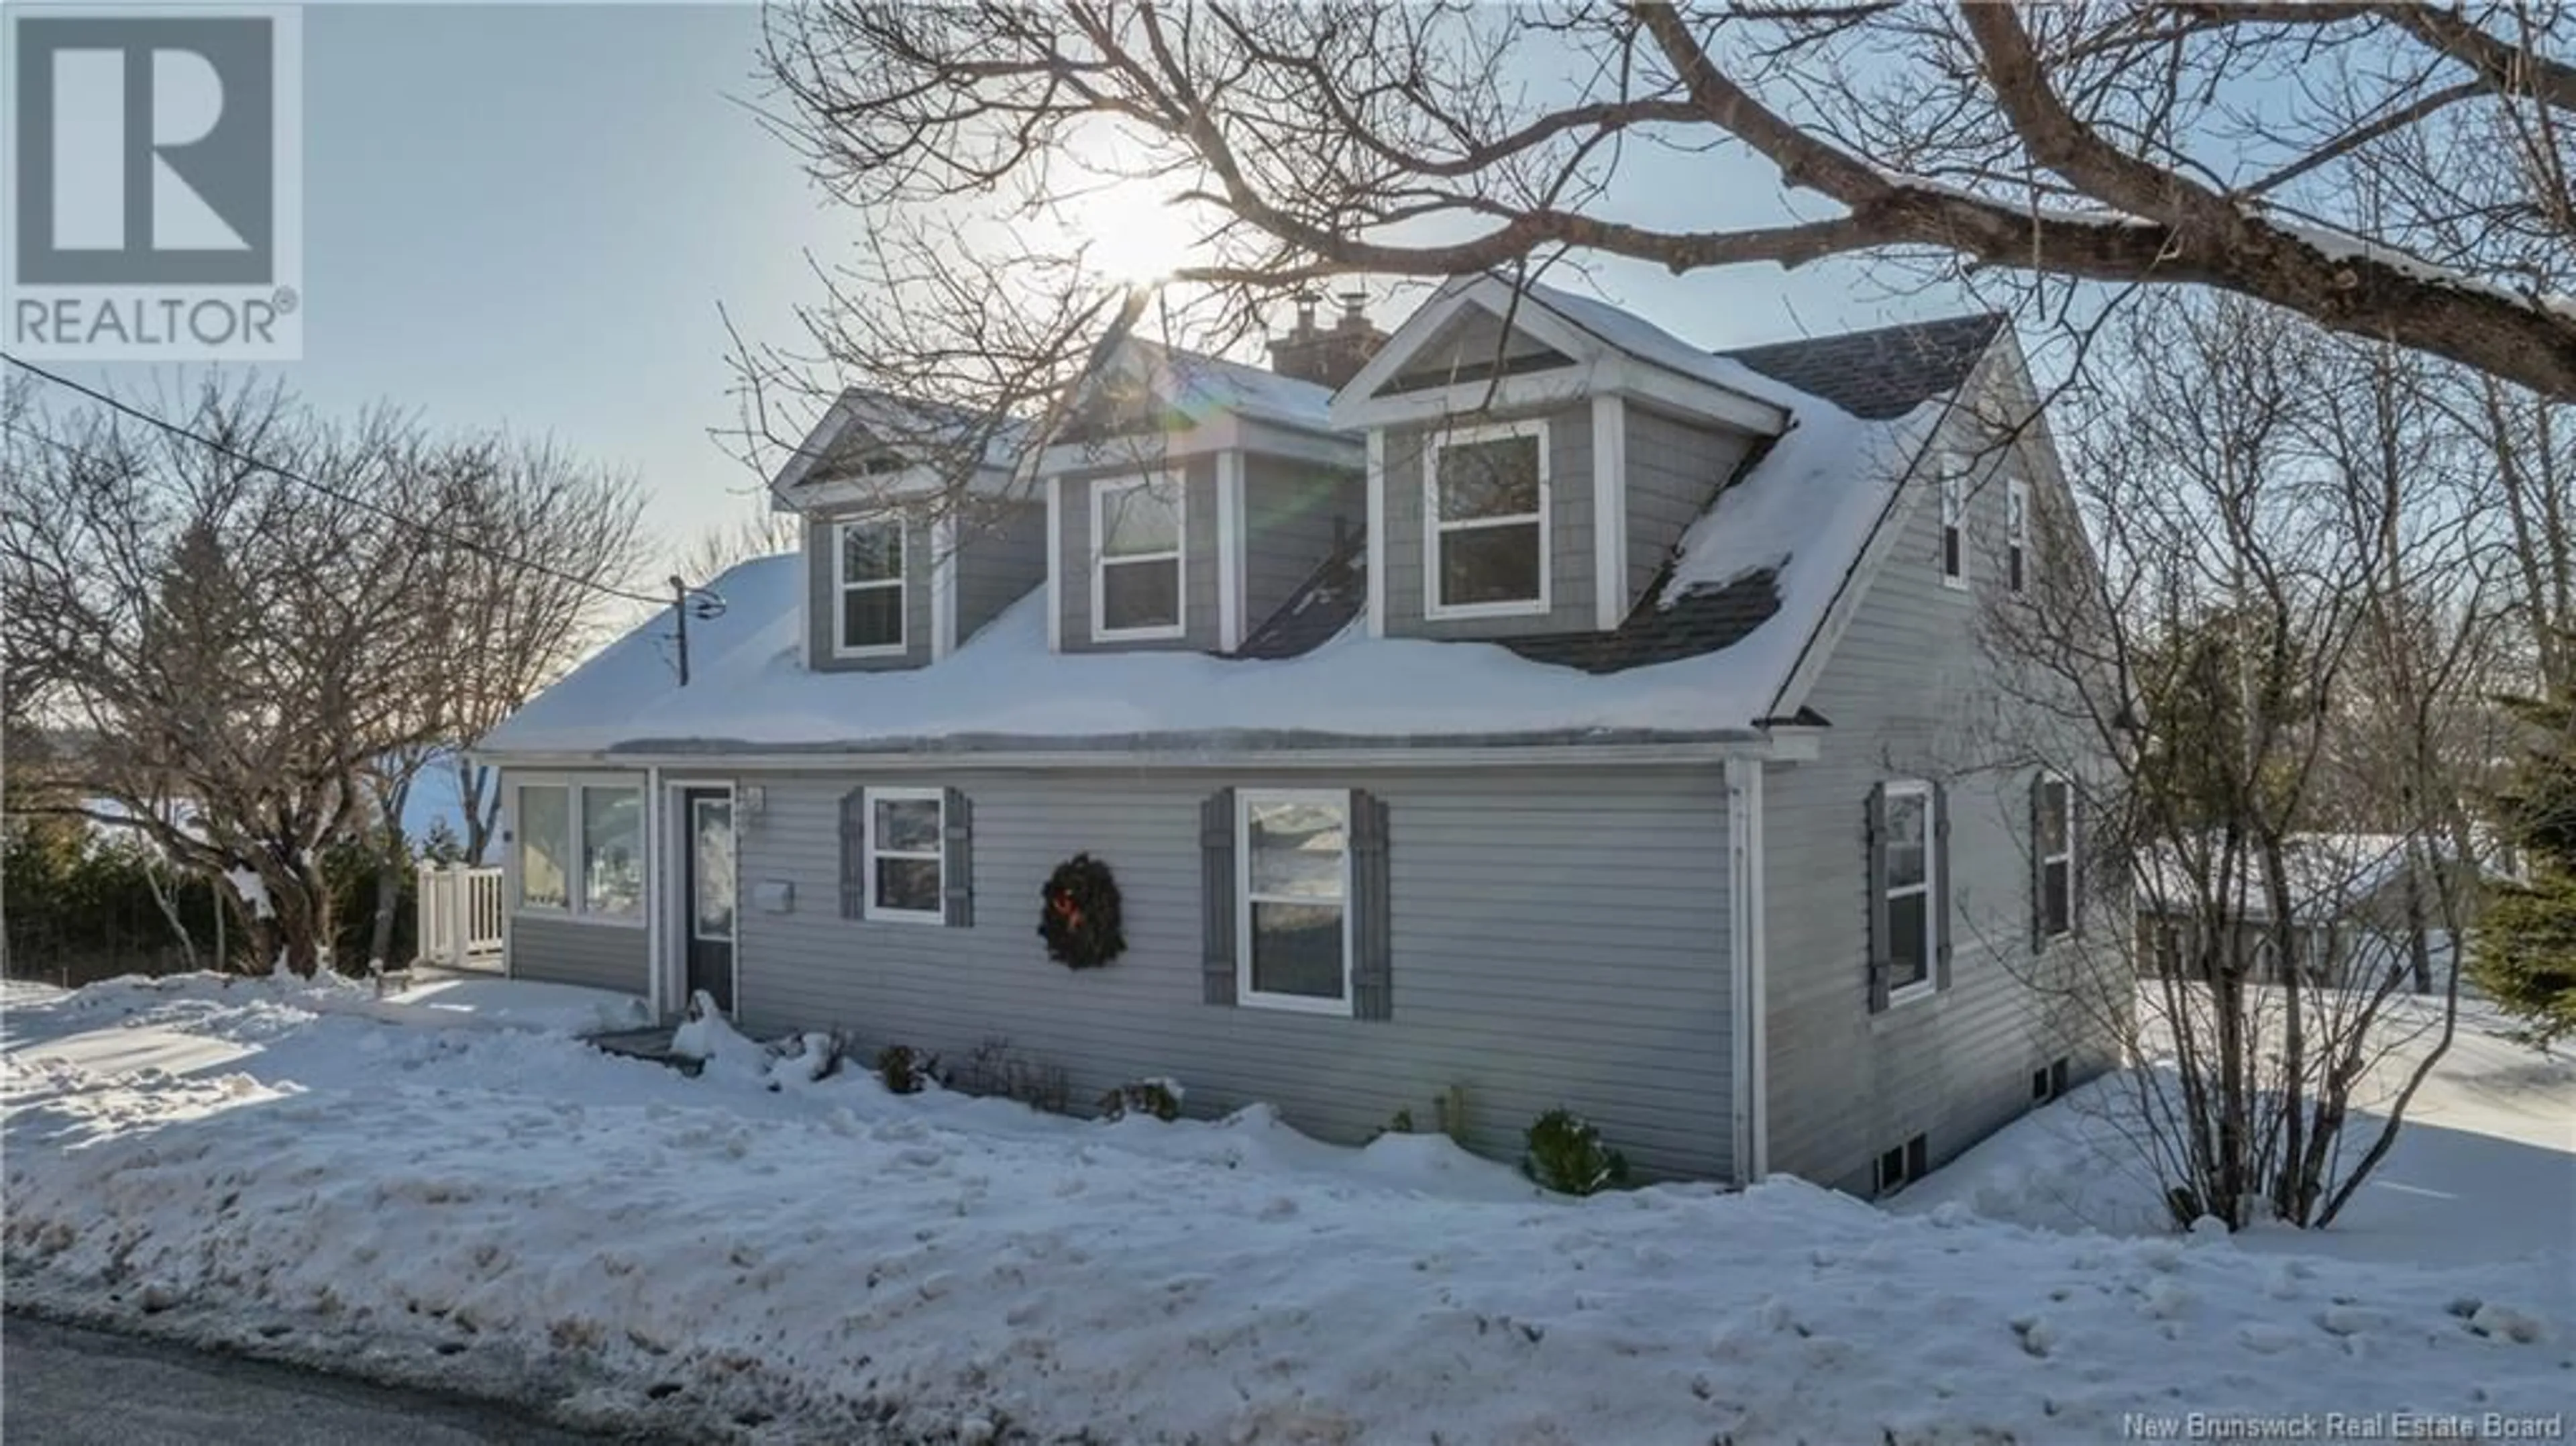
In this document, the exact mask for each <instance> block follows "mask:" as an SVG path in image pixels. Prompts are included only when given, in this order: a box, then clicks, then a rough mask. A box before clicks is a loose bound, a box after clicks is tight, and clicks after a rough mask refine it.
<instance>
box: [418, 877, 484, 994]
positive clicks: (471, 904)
mask: <svg viewBox="0 0 2576 1446" xmlns="http://www.w3.org/2000/svg"><path fill="white" fill-rule="evenodd" d="M420 957H421V962H422V963H425V964H443V965H445V966H447V967H448V968H451V969H498V968H500V967H501V870H500V868H499V867H498V866H493V867H486V868H479V869H478V868H468V867H467V866H465V865H464V864H422V865H421V866H420Z"/></svg>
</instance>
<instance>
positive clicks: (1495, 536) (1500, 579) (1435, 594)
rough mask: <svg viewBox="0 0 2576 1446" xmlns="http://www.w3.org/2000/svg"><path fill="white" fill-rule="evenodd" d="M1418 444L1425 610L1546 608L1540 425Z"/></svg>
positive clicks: (1502, 612) (1478, 612) (1446, 614)
mask: <svg viewBox="0 0 2576 1446" xmlns="http://www.w3.org/2000/svg"><path fill="white" fill-rule="evenodd" d="M1427 445H1428V447H1429V452H1430V455H1429V458H1428V465H1427V466H1426V467H1425V468H1424V469H1423V475H1424V479H1425V487H1424V496H1423V504H1422V510H1423V515H1424V516H1425V517H1427V518H1429V519H1430V520H1431V525H1430V526H1429V527H1427V528H1425V529H1424V530H1423V545H1424V550H1425V551H1426V552H1427V553H1428V554H1429V555H1428V556H1427V557H1425V558H1424V560H1423V562H1424V566H1423V573H1424V575H1425V578H1426V579H1427V583H1428V586H1429V589H1430V595H1429V596H1428V597H1426V598H1425V599H1424V605H1423V613H1424V615H1425V616H1426V617H1431V618H1472V617H1495V616H1506V615H1510V614H1515V613H1543V612H1546V611H1547V607H1548V577H1547V571H1548V569H1547V547H1548V515H1547V511H1548V476H1547V470H1548V469H1547V424H1546V423H1545V422H1513V423H1510V424H1508V425H1504V426H1494V427H1475V428H1467V429H1462V430H1457V431H1452V432H1448V433H1445V434H1435V435H1433V436H1432V437H1431V438H1430V439H1429V441H1428V444H1427Z"/></svg>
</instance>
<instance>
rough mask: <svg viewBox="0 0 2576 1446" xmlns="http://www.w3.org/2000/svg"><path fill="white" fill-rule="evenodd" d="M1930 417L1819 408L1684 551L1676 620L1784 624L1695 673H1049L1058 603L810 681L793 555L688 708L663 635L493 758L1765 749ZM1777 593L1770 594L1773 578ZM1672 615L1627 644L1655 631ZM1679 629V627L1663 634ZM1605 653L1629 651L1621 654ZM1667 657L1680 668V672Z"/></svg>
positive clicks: (1197, 661)
mask: <svg viewBox="0 0 2576 1446" xmlns="http://www.w3.org/2000/svg"><path fill="white" fill-rule="evenodd" d="M1938 417H1939V409H1938V407H1937V406H1934V405H1930V404H1927V405H1926V406H1924V407H1921V408H1918V409H1917V410H1916V411H1914V412H1911V413H1908V414H1907V415H1906V416H1905V417H1903V418H1900V419H1898V420H1896V421H1895V422H1886V423H1881V422H1864V421H1861V420H1859V419H1857V418H1853V417H1850V416H1848V415H1846V414H1844V413H1841V412H1838V411H1836V410H1835V409H1834V408H1832V407H1830V406H1827V405H1825V404H1822V403H1814V404H1811V405H1810V406H1809V407H1808V408H1807V409H1806V410H1805V412H1804V413H1803V414H1802V415H1801V416H1800V418H1799V421H1798V424H1797V425H1796V426H1795V427H1793V428H1792V429H1791V431H1790V433H1789V435H1788V436H1786V437H1784V438H1782V439H1781V441H1780V442H1779V444H1778V445H1776V446H1775V447H1774V448H1773V449H1772V450H1771V453H1770V455H1769V456H1768V457H1766V458H1765V459H1763V461H1762V462H1761V463H1760V464H1759V465H1757V466H1755V467H1754V468H1753V469H1752V470H1751V471H1750V472H1749V473H1748V474H1747V475H1746V476H1745V477H1744V479H1743V480H1741V481H1740V482H1738V483H1737V484H1736V485H1735V486H1733V487H1731V488H1729V489H1728V490H1727V492H1726V493H1725V494H1724V495H1723V496H1721V497H1720V498H1719V500H1718V503H1717V505H1716V507H1715V508H1714V509H1712V510H1711V512H1710V513H1709V514H1708V516H1707V517H1705V518H1703V519H1702V520H1701V521H1700V522H1699V523H1698V524H1696V525H1695V526H1694V527H1693V528H1692V530H1691V532H1690V534H1689V535H1688V536H1687V537H1686V538H1685V540H1684V547H1683V554H1682V557H1681V559H1680V561H1679V562H1678V563H1677V564H1676V566H1675V568H1674V570H1673V573H1672V577H1671V579H1670V581H1669V582H1668V583H1667V585H1666V588H1665V591H1664V593H1663V594H1662V598H1661V602H1662V604H1663V606H1664V607H1666V608H1677V607H1681V606H1683V605H1684V604H1685V603H1686V601H1687V600H1688V599H1690V598H1692V597H1694V596H1696V595H1699V594H1700V593H1701V592H1702V590H1709V591H1722V590H1724V589H1727V588H1729V587H1730V586H1733V587H1738V588H1742V587H1743V586H1744V585H1745V584H1747V582H1748V580H1750V581H1751V582H1752V584H1753V586H1755V587H1760V586H1765V585H1767V587H1768V588H1769V589H1771V590H1772V591H1773V593H1774V594H1775V595H1776V601H1777V606H1775V607H1772V608H1771V609H1770V610H1769V611H1768V612H1767V613H1764V614H1762V615H1761V616H1759V617H1758V619H1756V620H1755V621H1753V623H1752V625H1751V626H1750V627H1749V628H1739V629H1736V630H1735V631H1734V633H1733V635H1732V636H1728V637H1726V638H1724V639H1723V640H1722V645H1721V644H1720V643H1719V642H1717V641H1712V640H1703V641H1704V642H1705V643H1706V644H1707V646H1704V647H1703V648H1702V650H1701V651H1698V652H1696V653H1693V654H1690V655H1687V656H1668V657H1666V658H1665V659H1664V660H1661V661H1649V662H1644V663H1642V664H1641V665H1639V666H1629V667H1622V668H1619V669H1618V670H1616V671H1606V670H1599V669H1595V670H1592V671H1587V666H1588V664H1587V661H1586V660H1585V659H1582V658H1579V657H1568V658H1564V659H1561V660H1542V659H1541V658H1540V657H1533V656H1525V655H1524V652H1523V651H1518V650H1516V648H1515V646H1514V645H1509V644H1505V643H1501V642H1491V643H1468V642H1431V641H1427V640H1422V639H1404V638H1372V637H1369V636H1367V633H1366V630H1365V629H1364V628H1360V627H1354V626H1347V625H1345V626H1343V627H1342V628H1340V630H1339V631H1338V632H1337V633H1336V634H1335V635H1334V636H1332V637H1330V638H1329V639H1328V640H1326V641H1323V642H1321V643H1320V644H1319V645H1316V646H1313V647H1311V648H1309V649H1307V650H1305V651H1302V652H1299V653H1297V654H1296V655H1295V656H1289V657H1268V658H1252V657H1236V658H1219V657H1210V656H1206V655H1202V654H1197V653H1170V652H1155V653H1051V652H1049V651H1048V650H1047V641H1046V617H1045V609H1046V595H1045V590H1044V589H1043V588H1041V589H1037V590H1035V591H1033V592H1031V593H1030V595H1029V596H1027V597H1025V598H1022V599H1021V600H1020V601H1019V602H1018V603H1016V604H1014V605H1012V606H1011V607H1010V608H1009V609H1008V610H1006V611H1005V612H1004V613H1003V614H1002V616H1001V617H999V618H998V619H996V620H995V621H994V622H993V623H992V624H991V625H989V626H987V627H986V628H984V629H983V630H982V631H980V632H978V633H976V634H975V635H974V636H973V637H971V638H968V639H966V640H965V641H964V643H963V645H962V646H960V647H959V649H958V650H957V651H956V652H955V653H953V654H951V655H950V656H948V657H947V658H945V659H942V660H941V661H939V662H938V663H935V664H933V665H931V666H929V667H926V668H920V669H913V670H909V671H886V672H812V671H808V670H807V669H806V668H805V666H804V664H803V660H802V652H803V646H802V644H803V639H802V636H801V631H800V630H801V628H802V625H803V618H802V613H801V599H800V597H799V593H798V580H799V572H800V569H799V567H798V563H797V559H796V558H794V557H793V556H781V557H769V558H761V559H757V560H755V561H751V562H747V563H743V564H741V565H740V566H738V567H736V568H734V569H733V570H732V571H730V572H728V573H726V574H725V575H724V576H723V577H721V578H719V579H717V580H716V582H715V584H714V588H715V591H717V592H718V593H720V594H722V595H723V597H724V598H725V600H726V611H725V613H724V615H723V616H721V617H718V618H714V619H708V620H697V619H692V621H691V623H690V627H689V653H690V684H689V686H688V687H687V688H681V687H679V686H677V682H676V677H675V674H674V671H673V669H672V667H671V664H670V654H671V651H672V640H671V637H670V632H671V625H670V622H669V619H668V618H667V616H661V617H656V618H655V619H653V620H652V621H649V622H647V623H646V624H644V625H643V626H641V627H639V628H637V629H636V630H635V631H634V632H632V633H630V634H628V635H627V636H626V637H625V638H623V639H621V640H620V641H618V642H616V643H615V644H612V645H611V646H610V647H609V648H608V649H606V650H605V651H603V652H602V653H600V654H599V655H598V656H597V657H595V658H593V659H591V660H590V661H589V662H588V663H586V664H584V665H583V666H582V667H581V668H579V669H577V670H576V671H574V672H573V673H572V675H571V676H569V677H567V678H565V679H564V680H563V681H562V682H560V683H558V684H556V685H555V686H554V687H552V688H550V689H548V690H547V691H546V692H545V693H544V694H543V695H542V696H540V697H539V698H537V699H536V700H535V701H534V702H532V703H530V704H529V705H528V706H527V707H526V708H524V709H521V710H520V711H519V712H518V713H517V714H515V715H513V716H512V717H511V718H510V719H509V720H508V721H506V722H504V723H503V724H502V725H501V726H500V727H499V728H497V729H495V730H494V731H493V732H492V734H491V735H490V736H489V737H488V738H487V739H485V741H484V744H483V747H482V750H481V751H482V752H484V753H486V754H493V755H509V754H548V755H554V754H583V755H591V754H613V753H616V752H620V751H624V752H635V753H661V752H723V751H732V750H744V749H750V750H761V751H780V750H823V751H845V752H918V751H925V750H931V749H981V750H1011V749H1023V750H1025V749H1028V748H1032V747H1036V746H1039V745H1045V746H1048V747H1054V748H1061V747H1073V746H1078V747H1093V748H1099V747H1148V746H1173V745H1177V744H1180V743H1183V742H1198V743H1217V742H1227V741H1233V742H1239V743H1243V744H1245V745H1246V746H1262V745H1270V746H1301V745H1313V746H1331V745H1334V744H1337V743H1351V742H1359V741H1368V742H1377V743H1414V742H1459V741H1527V740H1531V739H1537V738H1550V739H1555V738H1567V737H1572V738H1580V739H1591V740H1595V741H1620V740H1637V741H1642V740H1648V739H1662V738H1723V737H1730V736H1749V735H1750V734H1751V733H1752V732H1753V730H1754V729H1755V727H1756V726H1757V720H1762V719H1765V718H1767V717H1768V716H1769V714H1770V712H1771V711H1772V707H1773V704H1774V701H1775V699H1776V698H1777V697H1778V695H1779V693H1780V691H1781V689H1782V687H1783V686H1784V685H1785V684H1786V682H1787V680H1788V678H1789V676H1790V673H1791V672H1792V670H1794V669H1795V667H1796V666H1797V663H1798V661H1799V658H1800V655H1801V654H1802V653H1803V652H1804V650H1805V647H1806V645H1807V642H1808V639H1809V638H1810V637H1811V636H1813V635H1814V633H1815V631H1816V629H1817V627H1818V625H1819V624H1820V623H1821V622H1822V619H1823V616H1824V612H1825V609H1826V607H1827V606H1828V605H1829V604H1830V603H1831V601H1832V598H1833V596H1834V594H1835V592H1836V591H1837V590H1838V588H1839V586H1840V584H1841V581H1842V579H1843V577H1844V575H1845V573H1846V572H1847V571H1848V570H1849V568H1850V566H1851V564H1852V561H1853V559H1854V558H1855V557H1856V556H1857V554H1858V551H1859V549H1860V547H1861V545H1862V544H1863V542H1864V541H1865V540H1866V539H1867V537H1868V536H1869V533H1870V531H1871V529H1872V527H1873V526H1874V524H1875V522H1876V520H1877V518H1878V516H1879V515H1880V513H1881V512H1883V511H1884V510H1885V508H1886V506H1887V504H1888V501H1889V499H1890V498H1891V496H1892V495H1893V493H1894V490H1895V488H1896V485H1897V481H1898V479H1899V478H1900V477H1901V476H1902V475H1903V473H1904V470H1905V468H1906V466H1907V465H1908V463H1909V462H1910V461H1911V459H1912V458H1913V456H1914V455H1915V453H1916V452H1917V451H1919V450H1920V446H1921V443H1922V441H1923V439H1924V438H1926V437H1928V436H1929V434H1930V429H1931V427H1932V426H1933V425H1934V424H1935V423H1936V422H1937V420H1938ZM1766 572H1767V573H1768V574H1770V576H1769V577H1768V578H1767V580H1766V579H1762V578H1758V577H1755V576H1754V575H1756V574H1761V573H1766ZM1657 612H1658V609H1657V608H1653V607H1649V608H1641V609H1639V619H1638V621H1637V622H1636V623H1635V624H1634V626H1637V627H1640V628H1653V627H1655V626H1657V625H1658V623H1659V620H1658V619H1657V617H1656V616H1655V615H1656V614H1657ZM1662 625H1664V626H1667V627H1668V626H1670V624H1669V622H1664V623H1663V624H1662ZM1612 636H1616V635H1615V634H1614V635H1612ZM1669 651H1670V650H1667V652H1669Z"/></svg>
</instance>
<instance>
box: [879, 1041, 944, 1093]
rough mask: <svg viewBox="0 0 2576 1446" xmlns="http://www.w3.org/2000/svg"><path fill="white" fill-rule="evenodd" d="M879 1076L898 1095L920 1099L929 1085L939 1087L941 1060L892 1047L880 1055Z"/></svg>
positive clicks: (905, 1045) (929, 1055) (904, 1047)
mask: <svg viewBox="0 0 2576 1446" xmlns="http://www.w3.org/2000/svg"><path fill="white" fill-rule="evenodd" d="M877 1074H878V1076H879V1077H880V1078H882V1079H884V1081H885V1087H886V1088H887V1089H889V1090H891V1091H893V1092H894V1093H896V1094H899V1095H917V1094H919V1093H921V1091H922V1088H923V1087H924V1086H925V1085H934V1084H937V1083H939V1056H937V1055H935V1054H924V1053H923V1052H921V1051H920V1050H917V1049H914V1048H913V1047H912V1046H911V1045H908V1044H889V1045H887V1046H886V1047H885V1048H883V1049H881V1050H878V1051H877Z"/></svg>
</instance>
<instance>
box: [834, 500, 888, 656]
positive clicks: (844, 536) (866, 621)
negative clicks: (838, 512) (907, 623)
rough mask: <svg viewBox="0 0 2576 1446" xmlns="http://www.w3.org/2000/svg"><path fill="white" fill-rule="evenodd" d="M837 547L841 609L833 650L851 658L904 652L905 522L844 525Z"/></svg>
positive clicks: (870, 521)
mask: <svg viewBox="0 0 2576 1446" xmlns="http://www.w3.org/2000/svg"><path fill="white" fill-rule="evenodd" d="M838 544H839V545H838V546H837V547H836V548H835V549H834V556H835V558H836V559H837V561H836V562H835V568H836V572H835V578H836V581H837V583H838V600H839V611H838V612H837V613H836V614H835V622H834V627H835V629H836V631H835V632H834V634H833V642H832V646H833V651H835V652H837V653H840V654H842V655H843V656H846V657H865V656H868V655H871V654H885V653H900V652H902V651H903V649H904V633H903V612H904V607H903V601H904V599H903V522H902V520H901V519H900V518H894V517H875V518H865V519H861V520H858V521H852V522H844V523H842V524H840V527H839V537H838Z"/></svg>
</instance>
